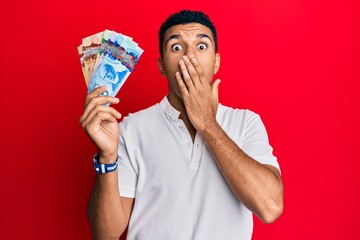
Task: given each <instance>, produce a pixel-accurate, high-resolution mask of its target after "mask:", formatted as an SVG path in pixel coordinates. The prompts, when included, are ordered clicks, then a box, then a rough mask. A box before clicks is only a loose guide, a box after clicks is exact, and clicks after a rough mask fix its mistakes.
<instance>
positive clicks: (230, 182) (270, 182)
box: [80, 11, 283, 240]
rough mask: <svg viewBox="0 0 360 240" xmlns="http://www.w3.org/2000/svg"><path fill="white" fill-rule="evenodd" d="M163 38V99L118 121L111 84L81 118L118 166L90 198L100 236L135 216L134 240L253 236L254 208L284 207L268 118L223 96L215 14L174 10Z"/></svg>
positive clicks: (271, 211) (114, 234) (275, 210)
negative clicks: (225, 103)
mask: <svg viewBox="0 0 360 240" xmlns="http://www.w3.org/2000/svg"><path fill="white" fill-rule="evenodd" d="M159 41H160V53H161V57H160V58H159V61H158V64H159V68H160V71H161V73H162V74H163V75H164V76H166V78H167V79H168V82H169V93H168V95H167V96H166V97H164V98H163V100H162V101H161V102H160V103H159V104H156V105H154V106H152V107H150V108H148V109H145V110H143V111H140V112H137V113H135V114H130V115H129V116H128V117H126V118H124V119H123V121H122V122H121V123H120V125H118V122H117V119H120V117H121V115H120V113H118V112H117V111H116V110H115V109H114V108H112V107H110V106H104V103H111V104H117V103H118V102H119V99H117V98H112V97H109V96H103V97H99V94H101V93H102V92H104V91H105V89H104V88H97V89H95V90H94V91H93V92H92V93H90V94H89V95H88V96H87V98H86V104H85V110H84V113H83V115H82V116H81V118H80V122H81V123H82V126H83V128H84V129H85V131H86V132H87V133H88V135H89V136H90V138H91V139H92V141H93V142H94V143H95V145H96V146H97V147H98V149H99V157H98V158H97V159H96V161H98V164H103V165H102V166H101V165H99V166H100V167H99V168H101V167H103V168H104V167H109V166H110V168H109V169H110V170H109V171H110V172H108V173H101V174H97V176H96V180H95V184H94V187H93V191H92V195H91V199H90V203H89V218H90V223H91V229H92V233H93V236H94V238H95V239H118V238H119V237H120V235H121V234H122V233H123V232H124V230H125V229H126V227H127V225H128V223H129V229H128V235H127V239H128V240H145V239H148V240H153V239H156V240H171V239H181V240H185V239H189V240H190V239H200V240H211V239H227V240H232V239H234V240H235V239H236V240H239V239H251V235H252V229H253V222H252V212H253V213H254V214H256V215H257V216H258V217H259V218H260V219H261V220H262V221H263V222H265V223H271V222H273V221H275V220H276V219H277V218H278V217H279V216H280V215H281V213H282V209H283V185H282V180H281V177H280V172H279V165H278V163H277V160H276V157H274V156H273V154H272V148H271V146H270V145H269V143H268V138H267V134H266V130H265V128H264V125H263V124H262V122H261V119H260V117H259V116H258V115H257V114H255V113H253V112H251V111H249V110H238V109H232V108H229V107H225V106H223V105H221V104H219V103H218V86H219V83H220V80H215V81H214V82H213V81H212V80H213V76H214V74H215V73H216V72H217V71H218V69H219V67H220V55H219V54H218V53H217V36H216V31H215V28H214V26H213V24H212V23H211V21H210V20H209V18H208V17H207V16H206V15H204V14H203V13H201V12H193V11H181V12H179V13H176V14H174V15H172V16H170V17H169V18H168V19H167V20H166V21H165V22H164V23H163V25H162V26H161V28H160V31H159ZM212 82H213V83H212ZM119 136H120V137H119ZM117 159H118V163H119V169H118V170H115V171H113V170H114V169H116V166H117V165H116V164H114V162H115V160H117ZM104 164H105V165H104ZM106 164H108V165H106ZM111 164H113V165H111ZM111 166H113V167H112V168H111Z"/></svg>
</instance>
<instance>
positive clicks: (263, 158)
mask: <svg viewBox="0 0 360 240" xmlns="http://www.w3.org/2000/svg"><path fill="white" fill-rule="evenodd" d="M247 113H248V114H249V117H248V118H247V119H246V130H245V136H244V138H245V139H244V144H243V146H242V150H243V151H244V152H245V153H246V154H247V155H249V156H250V157H252V158H253V159H255V160H256V161H258V162H260V163H262V164H269V165H272V166H274V167H276V168H277V169H279V171H280V166H279V163H278V162H277V158H276V157H275V156H274V155H273V148H272V147H271V146H270V144H269V139H268V135H267V132H266V129H265V126H264V124H263V122H262V121H261V118H260V116H259V115H257V114H256V113H254V112H251V111H247Z"/></svg>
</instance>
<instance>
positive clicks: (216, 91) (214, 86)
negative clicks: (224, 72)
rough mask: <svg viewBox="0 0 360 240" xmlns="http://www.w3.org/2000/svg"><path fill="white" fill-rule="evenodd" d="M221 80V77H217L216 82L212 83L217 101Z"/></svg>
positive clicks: (212, 90) (212, 89)
mask: <svg viewBox="0 0 360 240" xmlns="http://www.w3.org/2000/svg"><path fill="white" fill-rule="evenodd" d="M220 82H221V80H220V79H216V80H215V81H214V83H213V84H212V85H211V92H212V94H213V96H214V97H215V98H216V101H219V84H220Z"/></svg>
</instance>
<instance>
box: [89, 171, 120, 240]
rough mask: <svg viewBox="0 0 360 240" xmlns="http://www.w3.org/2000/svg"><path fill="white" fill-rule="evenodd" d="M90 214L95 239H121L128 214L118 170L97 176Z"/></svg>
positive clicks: (90, 203)
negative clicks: (120, 191) (119, 187)
mask: <svg viewBox="0 0 360 240" xmlns="http://www.w3.org/2000/svg"><path fill="white" fill-rule="evenodd" d="M88 215H89V220H90V225H91V231H92V234H93V238H94V239H109V240H110V239H119V237H120V236H121V234H122V233H123V232H124V231H125V229H126V216H125V211H124V207H123V205H122V203H121V199H120V195H119V190H118V177H117V171H114V172H111V173H105V174H98V175H97V176H96V179H95V183H94V187H93V190H92V193H91V197H90V201H89V206H88Z"/></svg>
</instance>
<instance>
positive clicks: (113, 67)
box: [78, 30, 144, 97]
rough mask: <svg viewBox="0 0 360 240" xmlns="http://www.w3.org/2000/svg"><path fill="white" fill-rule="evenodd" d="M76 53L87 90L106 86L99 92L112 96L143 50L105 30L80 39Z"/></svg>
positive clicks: (124, 36) (122, 36)
mask: <svg viewBox="0 0 360 240" xmlns="http://www.w3.org/2000/svg"><path fill="white" fill-rule="evenodd" d="M99 36H100V37H101V43H100V44H99ZM78 52H79V57H80V62H81V65H82V69H83V73H84V78H85V81H86V83H87V85H88V93H90V92H91V91H92V90H93V89H94V88H96V87H98V86H106V92H104V93H103V94H102V95H109V96H113V97H114V96H115V95H116V94H117V93H118V91H119V90H120V88H121V87H122V86H123V84H124V83H125V81H126V79H127V78H128V77H129V75H130V74H131V72H132V71H133V69H134V67H135V65H136V63H137V62H138V60H139V58H140V56H141V54H142V53H143V52H144V51H143V50H142V49H141V48H140V47H139V46H138V44H137V43H136V42H134V41H133V40H132V38H131V37H128V36H126V35H123V34H121V33H117V32H115V31H110V30H105V31H104V32H101V33H97V34H94V35H91V36H89V37H88V38H84V39H83V43H82V45H80V46H79V47H78ZM94 55H96V57H95V56H94Z"/></svg>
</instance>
